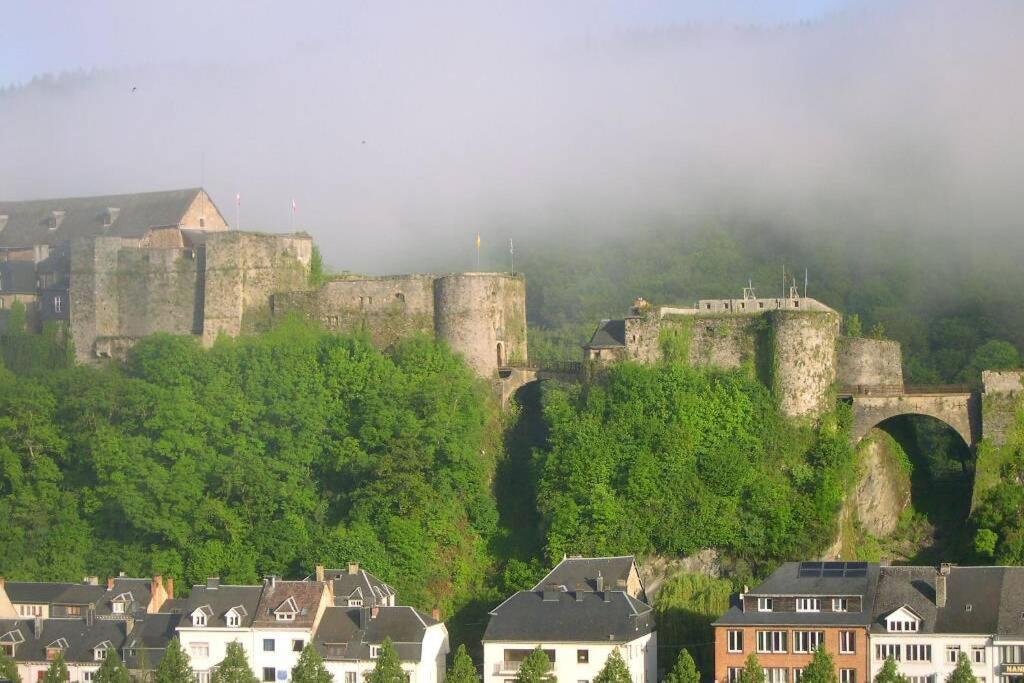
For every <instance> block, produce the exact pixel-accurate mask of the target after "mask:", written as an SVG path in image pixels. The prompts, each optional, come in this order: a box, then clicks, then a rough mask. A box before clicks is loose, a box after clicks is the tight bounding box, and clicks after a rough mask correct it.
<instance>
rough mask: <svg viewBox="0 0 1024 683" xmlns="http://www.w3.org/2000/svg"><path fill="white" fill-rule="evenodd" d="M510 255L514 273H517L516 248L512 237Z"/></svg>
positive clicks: (509, 247) (510, 239)
mask: <svg viewBox="0 0 1024 683" xmlns="http://www.w3.org/2000/svg"><path fill="white" fill-rule="evenodd" d="M508 257H509V259H510V260H511V261H512V274H513V275H515V274H516V248H515V247H514V246H512V238H511V237H510V238H509V239H508Z"/></svg>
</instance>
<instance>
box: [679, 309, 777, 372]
mask: <svg viewBox="0 0 1024 683" xmlns="http://www.w3.org/2000/svg"><path fill="white" fill-rule="evenodd" d="M690 320H691V323H690V324H691V326H692V327H691V332H690V334H691V336H690V364H691V365H693V366H694V367H706V368H721V369H723V370H732V369H735V368H738V367H740V366H741V365H743V364H744V363H746V362H752V361H753V360H754V353H755V349H756V344H757V335H758V328H759V326H760V324H761V322H762V320H763V318H762V317H761V316H757V315H744V316H692V317H691V318H690ZM666 324H668V320H667V319H666V320H663V321H662V325H666Z"/></svg>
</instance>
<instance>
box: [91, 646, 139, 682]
mask: <svg viewBox="0 0 1024 683" xmlns="http://www.w3.org/2000/svg"><path fill="white" fill-rule="evenodd" d="M92 680H93V683H131V680H132V679H131V676H129V675H128V668H127V667H126V666H125V665H124V663H123V662H122V661H121V657H120V656H118V654H117V648H113V647H112V648H110V649H108V650H107V656H106V657H104V658H103V663H102V664H100V668H99V669H97V670H96V674H95V675H94V676H93V679H92Z"/></svg>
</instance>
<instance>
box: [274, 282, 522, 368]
mask: <svg viewBox="0 0 1024 683" xmlns="http://www.w3.org/2000/svg"><path fill="white" fill-rule="evenodd" d="M272 311H273V315H274V317H275V318H280V317H284V316H287V315H291V314H300V315H303V316H305V317H307V318H309V319H312V320H317V321H319V322H320V323H322V324H323V325H324V326H325V327H327V328H328V329H334V330H339V331H348V332H353V331H358V330H365V331H366V332H368V333H369V334H370V335H371V337H372V338H373V340H374V342H375V343H376V344H378V345H381V346H385V347H386V346H390V345H392V344H394V343H396V342H398V341H400V340H402V339H407V338H409V337H410V336H413V335H416V334H427V335H430V336H434V337H435V338H437V339H439V340H442V341H445V342H447V343H448V345H449V346H450V347H451V348H452V350H454V351H455V352H457V353H460V354H462V355H463V357H465V359H466V362H467V363H468V364H469V365H470V366H471V367H472V368H473V369H474V370H475V371H476V372H477V373H478V374H480V375H481V376H484V377H491V376H494V373H495V371H496V370H497V368H498V367H499V365H504V364H506V363H509V362H516V361H525V360H526V359H527V350H526V282H525V280H524V279H523V278H522V277H521V276H512V275H507V274H503V273H463V274H454V275H400V276H392V277H372V278H360V279H355V278H353V279H345V280H332V281H330V282H327V283H326V284H324V285H323V287H321V288H320V289H319V290H317V291H312V292H283V293H280V294H276V295H274V297H273V299H272Z"/></svg>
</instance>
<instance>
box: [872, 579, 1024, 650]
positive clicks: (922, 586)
mask: <svg viewBox="0 0 1024 683" xmlns="http://www.w3.org/2000/svg"><path fill="white" fill-rule="evenodd" d="M935 581H936V570H935V568H934V567H883V568H882V571H881V574H880V576H879V580H878V591H877V594H876V597H875V604H874V610H873V620H872V624H871V630H872V632H876V633H885V632H886V630H885V617H886V616H887V615H889V614H890V613H892V612H894V611H895V610H897V609H899V608H900V607H903V606H904V605H906V606H907V607H909V608H910V609H911V610H913V611H914V612H915V613H916V614H917V615H918V616H919V617H921V624H920V626H919V632H921V633H977V634H1000V635H1016V636H1020V635H1024V619H1022V618H1021V614H1022V611H1024V567H951V568H950V572H949V575H948V576H947V577H946V605H945V607H941V608H940V607H937V606H936V605H935ZM967 605H970V606H971V609H970V611H968V609H967Z"/></svg>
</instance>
